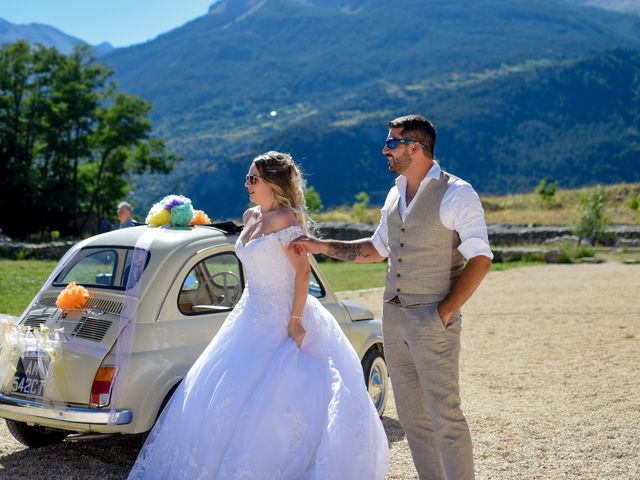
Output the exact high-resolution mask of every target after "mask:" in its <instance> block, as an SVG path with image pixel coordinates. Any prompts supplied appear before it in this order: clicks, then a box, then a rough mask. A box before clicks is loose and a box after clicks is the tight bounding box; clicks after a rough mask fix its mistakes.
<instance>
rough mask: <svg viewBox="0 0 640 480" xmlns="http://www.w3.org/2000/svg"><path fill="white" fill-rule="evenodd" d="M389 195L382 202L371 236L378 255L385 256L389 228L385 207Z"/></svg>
mask: <svg viewBox="0 0 640 480" xmlns="http://www.w3.org/2000/svg"><path fill="white" fill-rule="evenodd" d="M390 195H391V194H390V193H389V195H387V199H386V200H385V202H384V205H383V206H382V208H381V209H380V223H379V224H378V228H376V231H375V232H373V235H372V236H371V243H372V244H373V246H374V247H375V249H376V250H377V251H378V253H379V254H380V256H382V257H385V258H387V257H388V256H389V228H388V226H387V208H388V205H387V204H388V203H389V197H390Z"/></svg>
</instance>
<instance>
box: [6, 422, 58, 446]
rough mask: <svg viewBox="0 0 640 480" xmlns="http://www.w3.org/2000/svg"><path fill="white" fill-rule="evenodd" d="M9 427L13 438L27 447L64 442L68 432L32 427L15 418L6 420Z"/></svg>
mask: <svg viewBox="0 0 640 480" xmlns="http://www.w3.org/2000/svg"><path fill="white" fill-rule="evenodd" d="M5 421H6V422H7V428H8V429H9V432H10V433H11V435H13V438H15V439H16V440H17V441H19V442H20V443H21V444H23V445H26V446H27V447H34V448H37V447H44V446H46V445H53V444H55V443H60V442H62V441H63V440H64V439H65V438H67V435H69V433H68V432H63V431H60V430H48V429H46V428H44V427H36V426H34V427H32V426H30V425H27V424H26V423H24V422H16V421H15V420H5Z"/></svg>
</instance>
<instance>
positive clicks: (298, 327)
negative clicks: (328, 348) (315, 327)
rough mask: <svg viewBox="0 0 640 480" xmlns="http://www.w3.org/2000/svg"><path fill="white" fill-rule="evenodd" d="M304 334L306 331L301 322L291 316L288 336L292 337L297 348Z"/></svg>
mask: <svg viewBox="0 0 640 480" xmlns="http://www.w3.org/2000/svg"><path fill="white" fill-rule="evenodd" d="M306 334H307V332H306V331H305V329H304V327H303V326H302V322H301V321H300V320H298V319H293V318H292V319H291V321H290V322H289V336H290V337H291V338H293V340H294V341H295V342H296V345H297V346H298V348H300V346H301V345H302V340H303V339H304V336H305V335H306Z"/></svg>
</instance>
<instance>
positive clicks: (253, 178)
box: [246, 175, 262, 185]
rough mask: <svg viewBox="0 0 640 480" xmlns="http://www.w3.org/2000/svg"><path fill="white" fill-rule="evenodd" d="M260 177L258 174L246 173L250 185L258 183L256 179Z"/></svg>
mask: <svg viewBox="0 0 640 480" xmlns="http://www.w3.org/2000/svg"><path fill="white" fill-rule="evenodd" d="M259 178H262V177H259V176H258V175H247V180H246V181H247V182H249V183H250V184H251V185H255V184H256V183H258V179H259Z"/></svg>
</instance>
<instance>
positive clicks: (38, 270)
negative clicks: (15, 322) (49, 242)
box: [0, 259, 57, 315]
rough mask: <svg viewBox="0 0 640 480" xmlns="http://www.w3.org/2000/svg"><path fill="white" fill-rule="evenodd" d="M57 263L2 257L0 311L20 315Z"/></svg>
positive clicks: (0, 261)
mask: <svg viewBox="0 0 640 480" xmlns="http://www.w3.org/2000/svg"><path fill="white" fill-rule="evenodd" d="M56 263H57V262H56V261H54V260H4V259H0V313H6V314H9V315H20V314H21V313H22V311H23V310H24V309H25V308H26V307H27V305H29V302H31V300H32V299H33V297H34V296H35V294H36V293H38V291H39V290H40V288H41V287H42V284H43V283H44V282H45V281H46V280H47V278H48V277H49V275H50V274H51V272H52V271H53V268H54V267H55V266H56Z"/></svg>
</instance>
